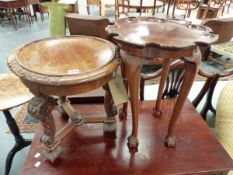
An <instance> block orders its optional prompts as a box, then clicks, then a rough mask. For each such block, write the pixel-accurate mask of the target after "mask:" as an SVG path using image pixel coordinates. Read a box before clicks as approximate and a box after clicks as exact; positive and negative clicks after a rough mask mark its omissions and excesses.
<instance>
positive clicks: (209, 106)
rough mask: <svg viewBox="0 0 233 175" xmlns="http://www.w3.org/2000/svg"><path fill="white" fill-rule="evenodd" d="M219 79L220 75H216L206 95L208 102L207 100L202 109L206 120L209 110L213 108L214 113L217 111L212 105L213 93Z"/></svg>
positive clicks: (202, 114)
mask: <svg viewBox="0 0 233 175" xmlns="http://www.w3.org/2000/svg"><path fill="white" fill-rule="evenodd" d="M218 79H219V76H218V75H215V76H214V77H213V81H212V84H211V86H210V89H209V91H208V94H207V97H206V102H205V105H204V106H203V108H202V111H201V113H200V114H201V116H202V118H203V119H204V120H206V114H207V112H208V111H209V110H211V111H212V112H213V113H215V109H214V107H213V105H212V96H213V93H214V89H215V87H216V84H217V82H218Z"/></svg>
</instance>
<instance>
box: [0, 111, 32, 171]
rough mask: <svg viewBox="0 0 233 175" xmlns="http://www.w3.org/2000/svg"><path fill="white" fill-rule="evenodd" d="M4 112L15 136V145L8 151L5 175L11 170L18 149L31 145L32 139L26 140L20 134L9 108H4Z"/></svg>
mask: <svg viewBox="0 0 233 175" xmlns="http://www.w3.org/2000/svg"><path fill="white" fill-rule="evenodd" d="M3 113H4V115H5V118H6V123H7V125H8V127H9V129H10V131H11V133H12V134H13V136H14V138H15V145H14V147H13V148H12V149H11V151H10V152H9V153H8V155H7V159H6V164H5V175H8V174H9V172H10V169H11V165H12V160H13V158H14V156H15V154H16V153H17V152H18V151H20V150H21V149H22V148H24V147H26V146H28V145H30V144H31V141H30V140H25V139H24V138H23V137H22V136H21V135H20V132H19V128H18V126H17V124H16V122H15V120H14V118H13V117H12V115H11V113H10V112H9V110H3Z"/></svg>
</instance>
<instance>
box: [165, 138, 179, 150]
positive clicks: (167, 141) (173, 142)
mask: <svg viewBox="0 0 233 175" xmlns="http://www.w3.org/2000/svg"><path fill="white" fill-rule="evenodd" d="M176 142H177V139H176V137H175V136H167V137H166V139H165V141H164V145H165V146H167V147H169V148H173V147H175V146H176Z"/></svg>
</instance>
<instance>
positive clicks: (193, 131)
mask: <svg viewBox="0 0 233 175" xmlns="http://www.w3.org/2000/svg"><path fill="white" fill-rule="evenodd" d="M153 104H154V101H152V102H151V101H149V102H148V101H147V102H143V103H142V104H141V105H140V111H141V113H140V121H139V142H140V143H139V150H138V152H137V153H135V154H131V153H129V151H128V147H127V136H128V135H129V134H130V131H131V117H130V116H129V117H128V119H127V120H123V121H119V120H118V121H117V132H116V134H110V135H104V134H103V129H102V124H88V125H82V126H81V127H79V128H76V129H75V130H74V131H73V132H71V133H70V134H69V135H68V136H67V137H66V138H65V139H64V140H63V141H62V143H61V145H62V147H63V148H64V151H63V153H62V154H61V155H60V158H59V159H58V160H56V162H55V163H54V164H51V163H49V162H48V161H46V160H45V159H44V158H43V157H42V156H40V157H38V158H35V157H34V155H35V154H36V153H38V152H40V150H41V147H40V146H39V145H40V144H39V136H40V135H41V128H39V129H38V131H37V132H36V134H35V138H34V139H33V143H32V145H31V148H30V150H29V153H28V155H27V157H26V161H25V164H24V166H23V168H22V171H21V174H22V175H41V174H43V175H64V174H68V175H73V174H78V175H84V174H85V175H92V174H93V175H133V174H144V175H145V174H151V175H152V174H153V175H157V174H158V175H163V174H196V173H197V174H199V173H206V172H219V171H220V170H224V169H232V168H233V162H232V160H231V158H230V157H229V156H228V155H227V154H226V152H225V150H224V149H223V148H222V146H221V145H220V143H219V142H218V141H217V140H216V138H215V136H214V135H213V134H212V132H211V131H210V129H209V128H208V126H207V124H206V123H205V122H204V121H203V120H202V118H201V117H200V116H199V114H198V113H197V112H196V111H195V109H194V107H193V106H192V105H191V103H190V102H188V101H187V102H186V104H185V107H184V108H183V110H182V113H181V117H180V118H179V120H178V124H177V128H176V133H177V138H178V144H177V146H176V148H166V147H164V145H163V141H164V137H165V135H166V131H167V128H168V120H169V116H170V115H169V114H170V113H171V110H172V108H173V102H172V101H166V102H163V105H162V111H163V117H162V118H154V117H153V116H152V106H153ZM75 107H76V108H77V109H79V110H80V111H81V113H82V114H84V115H93V114H95V115H96V114H100V115H101V114H103V113H104V109H103V106H102V105H91V106H90V105H89V106H87V105H79V106H75ZM53 115H54V116H55V120H56V122H57V127H58V128H60V127H61V126H62V125H63V124H64V120H62V118H61V117H60V116H59V113H58V112H57V111H53ZM37 162H40V163H41V164H40V165H39V166H38V167H36V166H35V164H36V163H37Z"/></svg>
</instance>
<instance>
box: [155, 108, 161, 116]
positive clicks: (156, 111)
mask: <svg viewBox="0 0 233 175" xmlns="http://www.w3.org/2000/svg"><path fill="white" fill-rule="evenodd" d="M153 116H154V117H162V111H160V110H156V109H155V108H153Z"/></svg>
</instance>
